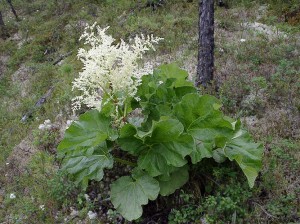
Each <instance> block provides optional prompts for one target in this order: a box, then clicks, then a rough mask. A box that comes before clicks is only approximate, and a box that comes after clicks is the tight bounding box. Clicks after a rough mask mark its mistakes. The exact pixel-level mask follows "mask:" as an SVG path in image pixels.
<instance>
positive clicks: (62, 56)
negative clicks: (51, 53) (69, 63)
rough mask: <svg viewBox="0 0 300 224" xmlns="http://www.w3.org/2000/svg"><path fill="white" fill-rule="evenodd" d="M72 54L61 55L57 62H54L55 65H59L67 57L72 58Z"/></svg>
mask: <svg viewBox="0 0 300 224" xmlns="http://www.w3.org/2000/svg"><path fill="white" fill-rule="evenodd" d="M71 54H72V51H70V52H68V53H66V54H63V55H61V56H60V57H59V58H58V59H56V61H54V62H53V65H57V64H58V63H59V62H60V61H62V60H63V59H65V58H66V57H68V56H70V55H71Z"/></svg>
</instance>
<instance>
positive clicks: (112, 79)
mask: <svg viewBox="0 0 300 224" xmlns="http://www.w3.org/2000/svg"><path fill="white" fill-rule="evenodd" d="M108 28H109V27H106V28H104V29H101V28H100V26H98V25H96V23H94V24H93V25H92V26H87V27H86V28H85V31H84V33H83V34H82V36H81V37H80V40H82V39H84V40H85V44H88V45H90V46H91V48H90V49H88V50H85V49H82V48H81V49H79V51H78V55H77V56H78V58H79V59H80V60H81V61H82V63H83V70H82V72H80V73H79V77H78V78H76V79H75V81H74V82H73V89H78V90H80V91H81V95H80V96H77V97H75V98H74V99H73V110H77V109H79V108H80V107H81V105H82V104H85V105H87V106H88V107H91V108H98V109H100V108H101V103H102V100H103V96H104V95H105V96H106V97H108V98H109V99H111V100H113V101H114V102H117V104H118V105H119V106H121V105H123V104H124V102H125V100H126V99H128V98H130V97H135V95H136V92H137V87H138V86H139V85H140V83H141V77H142V76H143V75H145V74H148V73H149V71H148V70H147V69H146V68H140V67H139V65H138V61H139V60H140V59H142V56H143V54H144V53H145V52H146V51H148V50H150V49H153V50H155V48H154V44H157V43H158V42H159V41H160V40H162V38H158V37H153V35H151V36H146V37H145V36H144V35H140V36H136V37H135V38H134V39H133V40H131V42H132V44H127V43H126V42H125V41H124V40H122V39H121V40H120V43H118V44H115V39H114V38H113V37H112V36H110V35H107V34H106V31H107V29H108ZM103 103H105V102H103Z"/></svg>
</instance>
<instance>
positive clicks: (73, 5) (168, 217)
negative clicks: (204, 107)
mask: <svg viewBox="0 0 300 224" xmlns="http://www.w3.org/2000/svg"><path fill="white" fill-rule="evenodd" d="M12 2H13V4H14V6H15V8H16V11H17V13H18V15H19V17H20V18H21V21H19V22H17V21H15V19H14V17H13V15H12V13H11V12H10V9H9V7H8V5H7V4H6V2H5V1H4V4H2V2H1V7H3V8H1V11H2V14H3V19H4V23H5V24H6V28H7V31H8V32H9V34H10V38H9V39H6V40H1V39H0V93H1V94H0V102H1V107H0V171H1V173H2V174H3V175H0V186H1V189H0V222H10V223H29V222H33V221H32V220H35V222H36V223H55V222H60V223H64V222H69V223H76V222H77V223H78V222H79V221H85V222H87V223H88V222H95V223H105V222H106V223H117V222H122V221H124V220H123V219H122V217H120V215H119V214H118V213H117V212H116V210H114V209H113V205H112V204H111V203H110V201H109V192H108V189H109V186H110V184H111V183H112V182H113V181H114V180H116V179H118V177H116V173H117V176H123V175H129V170H130V169H129V170H128V167H127V166H120V167H117V166H118V165H116V164H115V166H116V167H114V169H112V170H107V172H106V173H105V174H104V177H103V179H102V181H101V182H95V181H89V182H88V187H87V189H86V191H83V190H82V189H80V188H78V187H77V186H76V184H74V179H72V177H71V176H70V175H67V174H62V173H59V172H58V169H59V167H60V166H61V161H60V160H58V159H57V155H56V149H57V145H58V143H59V142H60V140H61V138H62V133H63V130H64V129H63V127H64V126H65V124H66V121H67V120H73V119H74V117H73V116H72V111H71V99H72V98H73V97H74V96H75V95H77V93H76V92H74V91H72V81H73V80H74V78H75V77H78V72H79V71H81V68H82V64H81V63H80V61H79V60H77V57H76V54H77V50H78V49H79V48H81V47H82V46H83V42H80V41H79V40H78V39H79V37H80V35H81V34H82V32H83V30H84V27H85V25H86V23H89V24H93V23H94V22H97V23H98V24H100V25H101V27H106V26H108V25H109V26H110V29H109V30H108V32H109V33H110V34H111V35H113V36H114V37H116V39H117V40H119V39H120V38H124V39H125V40H128V39H129V38H132V37H134V36H135V35H136V34H140V33H144V34H152V33H153V34H154V35H155V36H159V37H163V38H164V39H165V40H164V41H163V42H161V43H160V44H159V46H158V48H157V51H156V52H154V53H151V54H150V55H148V56H147V57H146V58H144V60H145V61H146V62H147V61H148V62H150V63H151V64H154V65H156V64H163V63H165V62H170V61H172V62H176V63H177V64H178V65H180V66H181V67H183V68H185V69H186V70H188V71H189V73H190V75H193V74H194V67H195V66H196V59H197V23H198V21H197V18H198V10H197V4H198V1H196V0H194V1H190V0H186V1H185V0H173V1H166V3H165V4H163V5H162V6H158V7H157V8H156V9H155V10H154V11H153V9H152V8H151V7H146V6H145V5H146V2H147V0H141V1H129V0H119V1H112V0H105V1H102V0H88V1H77V0H75V1H74V0H72V1H71V0H65V1H55V0H51V1H42V0H30V1H29V0H28V1H24V0H12ZM228 2H229V8H228V9H224V8H218V7H216V50H215V55H216V68H215V80H216V81H215V85H216V86H217V87H218V88H217V89H218V92H215V91H214V90H205V91H207V92H209V93H213V94H215V96H216V97H217V98H218V99H219V100H220V101H221V103H222V104H223V106H222V108H221V110H222V111H223V112H224V114H226V115H228V116H231V117H235V118H236V119H240V120H241V121H242V123H244V126H246V127H247V128H248V129H249V132H250V133H251V134H252V135H253V136H254V138H255V140H256V141H263V143H264V146H265V152H264V158H263V168H262V171H261V172H260V174H259V176H258V178H257V181H256V183H255V185H254V187H253V188H252V189H249V187H248V186H247V180H246V178H245V177H244V176H243V174H242V172H241V171H240V170H239V168H238V166H237V165H234V163H227V162H225V163H222V164H218V163H214V162H213V160H212V159H203V160H202V161H201V163H199V164H198V165H195V166H191V168H190V171H189V176H190V179H189V182H188V183H187V184H186V185H184V186H183V190H182V191H178V190H177V191H175V193H174V194H172V195H170V196H168V197H163V198H162V197H160V196H159V197H158V199H157V200H156V201H155V202H150V203H149V204H148V205H147V206H144V207H143V211H144V214H143V216H142V217H141V218H140V219H139V220H138V221H136V222H137V223H138V222H143V221H145V222H147V221H148V222H151V221H152V220H153V221H154V222H157V223H163V222H167V221H168V222H169V223H188V222H190V223H197V221H198V223H199V220H201V219H202V220H206V221H207V222H208V223H209V222H210V223H228V222H232V223H298V222H299V219H300V218H299V217H300V210H299V208H300V204H299V197H300V192H299V188H300V186H299V176H300V173H299V167H300V164H299V160H300V151H299V148H300V147H299V146H300V142H299V136H300V134H299V130H300V121H299V113H300V101H299V99H300V97H299V92H300V86H299V83H300V80H299V71H300V64H299V63H300V62H299V50H298V49H299V44H300V43H299V27H300V26H299V4H298V1H297V0H296V1H295V0H294V1H283V0H282V1H280V0H276V1H275V0H268V1H259V0H257V1H245V0H234V1H228ZM266 3H268V5H266ZM246 22H249V23H252V22H259V23H264V24H267V25H272V26H274V28H275V30H276V32H274V33H275V35H273V36H272V35H269V34H266V33H265V32H261V31H257V30H254V29H250V28H246V27H245V26H243V25H242V24H244V23H246ZM280 32H282V33H283V34H285V35H286V36H285V37H282V35H281V33H280ZM241 39H245V42H241V41H240V40H241ZM68 53H70V54H69V56H67V57H65V58H64V59H63V60H62V61H60V62H59V63H58V64H56V65H53V63H54V62H56V61H57V60H58V59H60V58H61V56H62V55H67V54H68ZM190 78H191V79H193V77H190ZM51 87H53V90H52V92H51V94H50V95H49V97H47V99H46V102H45V103H43V104H42V105H41V106H39V107H35V104H36V102H37V101H38V100H39V99H40V98H42V97H43V96H44V95H45V94H46V93H47V92H48V90H50V89H51ZM205 91H204V92H205ZM85 111H86V108H82V109H81V110H80V111H78V114H80V113H84V112H85ZM28 112H30V113H31V116H29V118H28V119H26V121H25V122H23V121H21V118H22V117H23V116H24V115H25V114H27V113H28ZM47 119H50V120H51V121H52V123H53V127H55V126H56V125H57V126H58V127H59V129H58V130H55V129H53V130H52V129H51V130H49V131H46V130H44V131H42V130H40V129H38V127H39V125H40V124H43V123H44V121H45V120H47ZM61 130H62V131H61ZM57 136H58V137H57ZM115 156H120V157H121V156H124V154H117V155H115ZM127 159H128V160H130V161H131V160H132V157H129V158H127ZM6 163H9V164H7V165H6ZM114 170H115V171H114ZM11 194H15V196H16V198H10V196H11ZM85 194H86V195H85ZM86 196H88V197H86ZM42 205H44V206H42ZM211 208H214V209H211ZM89 211H93V212H96V213H97V214H98V218H97V219H95V220H89V218H88V215H87V214H88V212H89ZM71 214H72V215H71Z"/></svg>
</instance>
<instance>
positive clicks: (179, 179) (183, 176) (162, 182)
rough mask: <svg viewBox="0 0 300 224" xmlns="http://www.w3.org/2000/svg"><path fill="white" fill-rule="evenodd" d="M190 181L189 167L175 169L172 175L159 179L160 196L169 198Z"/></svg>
mask: <svg viewBox="0 0 300 224" xmlns="http://www.w3.org/2000/svg"><path fill="white" fill-rule="evenodd" d="M188 180H189V171H188V166H187V165H185V166H184V167H180V168H175V169H174V170H173V171H172V173H171V174H170V175H162V176H159V177H158V181H159V187H160V192H159V193H160V194H161V195H162V196H167V195H170V194H173V193H174V192H175V191H176V190H177V189H179V188H181V187H182V186H183V185H184V184H185V183H186V182H187V181H188Z"/></svg>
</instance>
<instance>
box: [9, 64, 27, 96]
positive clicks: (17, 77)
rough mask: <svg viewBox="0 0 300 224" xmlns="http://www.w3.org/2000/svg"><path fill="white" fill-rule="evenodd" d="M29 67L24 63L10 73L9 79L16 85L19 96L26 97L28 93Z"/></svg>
mask: <svg viewBox="0 0 300 224" xmlns="http://www.w3.org/2000/svg"><path fill="white" fill-rule="evenodd" d="M31 73H32V71H31V69H30V68H29V67H27V66H25V65H21V66H20V68H19V69H18V70H17V71H16V72H15V73H14V74H13V75H12V77H11V80H12V82H13V83H14V85H15V86H18V89H19V91H20V95H21V97H26V96H28V94H29V90H30V87H31V84H30V76H31Z"/></svg>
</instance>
